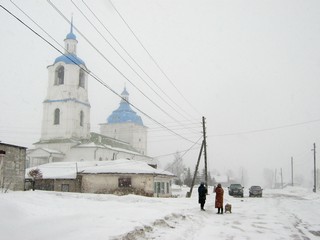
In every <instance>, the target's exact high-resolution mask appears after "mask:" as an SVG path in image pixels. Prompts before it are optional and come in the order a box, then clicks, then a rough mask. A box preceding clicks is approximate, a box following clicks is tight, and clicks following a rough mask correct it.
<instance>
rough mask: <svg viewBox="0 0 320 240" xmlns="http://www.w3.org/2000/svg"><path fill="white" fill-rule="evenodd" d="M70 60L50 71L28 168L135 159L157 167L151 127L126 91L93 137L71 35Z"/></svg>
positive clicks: (83, 69)
mask: <svg viewBox="0 0 320 240" xmlns="http://www.w3.org/2000/svg"><path fill="white" fill-rule="evenodd" d="M64 44H65V54H63V55H62V56H59V57H57V58H56V59H55V60H54V62H53V64H52V65H50V66H48V67H47V69H48V88H47V95H46V98H45V100H44V101H43V117H42V128H41V137H40V140H39V141H37V142H36V143H34V146H35V148H33V149H28V150H27V161H26V167H27V168H28V167H34V166H39V165H43V164H48V163H55V162H87V161H106V160H116V159H129V160H130V159H134V160H135V161H142V162H145V163H147V164H148V165H150V166H153V167H155V168H156V167H157V163H156V160H155V159H153V158H152V157H150V156H148V155H147V141H148V139H147V127H146V126H144V124H143V121H142V119H141V117H140V116H138V115H137V114H136V112H134V111H133V110H132V108H131V107H130V104H129V93H128V91H127V89H126V88H124V90H123V92H122V93H121V97H122V98H121V100H120V105H119V107H118V108H117V109H116V110H114V111H113V112H112V113H111V115H110V116H109V117H108V118H107V119H106V122H105V123H101V124H100V133H95V132H90V108H91V106H90V102H89V98H88V73H89V70H88V68H87V66H86V64H85V62H84V61H83V60H82V59H81V58H79V57H78V56H77V44H78V41H77V38H76V35H75V34H74V33H73V24H72V23H71V28H70V32H69V33H68V34H67V36H66V38H65V40H64Z"/></svg>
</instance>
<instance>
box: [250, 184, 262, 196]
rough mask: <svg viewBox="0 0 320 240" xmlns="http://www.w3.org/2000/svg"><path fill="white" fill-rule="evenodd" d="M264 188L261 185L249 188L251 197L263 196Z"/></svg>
mask: <svg viewBox="0 0 320 240" xmlns="http://www.w3.org/2000/svg"><path fill="white" fill-rule="evenodd" d="M262 190H263V189H262V188H261V187H260V186H251V187H250V188H249V197H262Z"/></svg>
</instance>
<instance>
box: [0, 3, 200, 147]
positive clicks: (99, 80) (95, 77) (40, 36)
mask: <svg viewBox="0 0 320 240" xmlns="http://www.w3.org/2000/svg"><path fill="white" fill-rule="evenodd" d="M0 7H1V8H2V9H3V10H5V11H6V12H7V13H8V14H9V15H11V16H12V17H14V18H15V19H16V20H17V21H19V22H20V23H21V24H22V25H24V26H25V27H26V28H28V29H29V30H30V31H31V32H32V33H34V34H35V35H36V36H38V37H39V38H40V39H42V40H43V41H45V42H46V43H47V44H48V45H50V46H51V47H52V48H54V49H55V50H56V51H58V52H59V53H61V54H62V55H64V56H65V57H67V58H68V59H69V60H70V61H72V62H73V63H74V64H75V65H77V66H78V67H79V68H80V69H82V70H83V71H85V72H86V73H87V74H89V75H90V76H92V77H93V78H94V79H95V80H96V81H98V82H99V83H100V84H101V85H103V86H104V87H106V88H107V89H109V90H110V91H111V92H112V93H114V94H115V95H117V96H118V97H120V98H122V97H121V96H120V95H119V94H118V93H117V92H116V91H115V90H113V89H112V88H111V87H110V86H108V85H107V84H106V83H105V82H103V81H102V80H101V79H99V78H98V77H97V76H96V75H95V74H93V73H92V72H89V71H88V70H87V69H86V68H83V67H82V66H81V65H80V64H78V63H77V62H75V61H74V60H73V59H72V58H70V57H68V56H67V55H66V54H64V53H63V52H62V51H60V50H59V49H58V48H57V47H55V46H54V45H53V44H52V43H51V42H49V41H48V40H47V39H45V38H44V37H43V36H42V35H40V34H39V33H38V32H36V31H35V30H34V29H33V28H31V27H30V26H29V25H27V24H26V23H25V22H24V21H22V20H21V19H20V18H18V17H17V16H16V15H14V14H13V13H12V12H10V11H9V10H8V9H7V8H5V7H4V6H2V5H0ZM128 104H130V105H131V106H132V107H134V108H135V109H136V110H138V111H139V112H140V113H142V114H143V115H145V116H146V117H147V118H149V119H150V120H152V121H154V122H156V123H158V124H159V125H160V126H162V127H164V128H165V129H167V130H168V131H170V132H171V133H173V134H175V135H177V136H179V137H181V138H182V139H184V140H186V141H189V142H192V143H194V142H193V141H191V140H189V139H187V138H185V137H184V136H182V135H180V134H178V133H176V132H174V131H173V130H171V129H169V128H167V127H166V126H164V125H163V124H161V123H160V122H158V121H157V120H155V119H153V118H152V117H151V116H149V115H148V114H146V113H145V112H143V111H142V110H140V109H139V108H137V107H136V106H135V105H133V104H132V103H128Z"/></svg>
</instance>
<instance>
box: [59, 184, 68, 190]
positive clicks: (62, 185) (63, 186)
mask: <svg viewBox="0 0 320 240" xmlns="http://www.w3.org/2000/svg"><path fill="white" fill-rule="evenodd" d="M61 192H69V184H61Z"/></svg>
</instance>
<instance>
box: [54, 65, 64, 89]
mask: <svg viewBox="0 0 320 240" xmlns="http://www.w3.org/2000/svg"><path fill="white" fill-rule="evenodd" d="M61 84H64V67H63V66H59V67H57V69H56V76H55V79H54V85H61Z"/></svg>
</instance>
